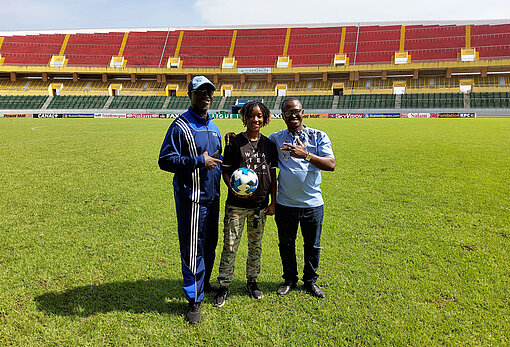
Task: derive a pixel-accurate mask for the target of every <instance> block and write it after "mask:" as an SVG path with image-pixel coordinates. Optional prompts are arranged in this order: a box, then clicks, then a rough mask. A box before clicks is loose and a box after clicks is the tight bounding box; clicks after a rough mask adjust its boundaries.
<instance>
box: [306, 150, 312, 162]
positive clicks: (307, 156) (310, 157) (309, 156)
mask: <svg viewBox="0 0 510 347" xmlns="http://www.w3.org/2000/svg"><path fill="white" fill-rule="evenodd" d="M310 159H312V155H311V154H310V152H308V153H306V157H305V160H306V161H310Z"/></svg>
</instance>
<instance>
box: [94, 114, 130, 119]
mask: <svg viewBox="0 0 510 347" xmlns="http://www.w3.org/2000/svg"><path fill="white" fill-rule="evenodd" d="M94 118H126V114H122V113H96V114H95V115H94Z"/></svg>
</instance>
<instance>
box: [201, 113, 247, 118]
mask: <svg viewBox="0 0 510 347" xmlns="http://www.w3.org/2000/svg"><path fill="white" fill-rule="evenodd" d="M209 117H211V118H213V119H237V118H241V115H239V114H230V113H226V112H220V113H213V114H210V115H209Z"/></svg>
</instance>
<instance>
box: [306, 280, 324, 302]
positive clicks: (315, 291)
mask: <svg viewBox="0 0 510 347" xmlns="http://www.w3.org/2000/svg"><path fill="white" fill-rule="evenodd" d="M304 288H305V290H306V291H307V292H308V293H310V294H311V295H313V296H315V297H316V298H319V299H324V298H325V297H326V293H324V291H323V290H322V289H321V288H320V287H319V286H318V285H316V284H315V283H314V284H310V285H306V284H305V286H304Z"/></svg>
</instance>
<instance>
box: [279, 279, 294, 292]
mask: <svg viewBox="0 0 510 347" xmlns="http://www.w3.org/2000/svg"><path fill="white" fill-rule="evenodd" d="M294 288H296V283H295V282H290V281H285V283H284V284H282V285H281V286H279V287H278V289H277V290H276V293H277V294H278V295H279V296H287V295H288V294H289V293H290V291H291V290H292V289H294Z"/></svg>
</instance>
